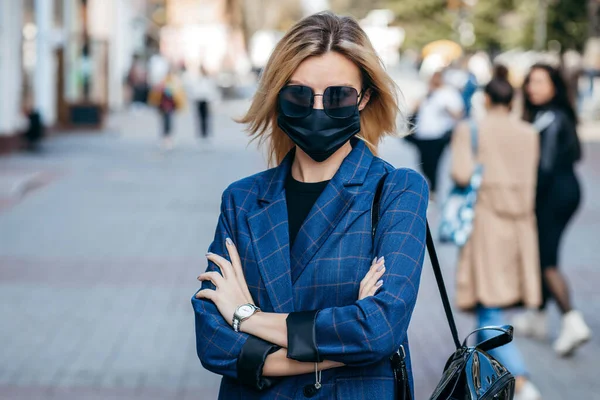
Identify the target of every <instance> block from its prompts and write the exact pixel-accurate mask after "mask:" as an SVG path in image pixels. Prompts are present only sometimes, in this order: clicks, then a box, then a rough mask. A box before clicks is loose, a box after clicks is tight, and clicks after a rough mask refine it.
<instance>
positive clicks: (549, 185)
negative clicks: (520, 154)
mask: <svg viewBox="0 0 600 400" xmlns="http://www.w3.org/2000/svg"><path fill="white" fill-rule="evenodd" d="M524 93H525V101H524V113H523V118H524V119H525V120H527V121H529V122H532V123H533V124H534V126H535V127H536V128H537V130H538V131H539V132H540V146H541V148H540V150H541V152H540V165H539V169H538V187H537V195H536V216H537V223H538V231H539V250H540V264H541V268H542V273H543V275H542V276H543V283H544V304H543V305H542V312H540V313H538V314H530V315H523V316H521V317H519V318H517V319H515V321H514V325H515V329H516V330H517V332H519V331H520V332H521V333H523V334H529V335H531V336H535V337H538V338H542V337H545V336H546V323H545V322H546V321H545V319H546V317H545V313H544V312H543V308H544V306H545V304H546V302H547V300H548V299H549V298H552V299H554V300H555V301H556V303H557V305H558V307H559V309H560V311H561V312H562V314H563V318H562V327H561V332H560V335H559V337H558V339H557V340H556V341H555V342H554V350H555V351H556V352H557V353H558V354H559V355H561V356H567V355H570V354H572V353H573V351H574V350H575V349H576V348H577V347H578V346H580V345H581V344H583V343H585V342H586V341H588V340H589V339H590V337H591V331H590V328H589V327H588V326H587V324H586V323H585V321H584V319H583V316H582V315H581V313H579V312H578V311H576V310H574V309H573V306H572V304H571V299H570V294H569V289H568V285H567V282H566V280H565V277H564V276H563V275H562V274H561V273H560V272H559V270H558V262H559V250H560V241H561V239H562V237H563V233H564V231H565V228H566V227H567V225H568V224H569V222H570V221H571V219H572V217H573V215H574V214H575V212H576V211H577V209H578V208H579V205H580V202H581V188H580V184H579V179H578V178H577V174H576V173H575V164H576V163H577V162H578V161H580V160H581V157H582V154H581V153H582V151H581V143H580V141H579V138H578V136H577V116H576V113H575V109H574V107H573V105H572V104H571V101H570V100H569V96H568V93H567V86H566V84H565V81H564V78H563V77H562V75H561V73H560V71H559V70H557V69H556V68H554V67H551V66H549V65H545V64H536V65H534V66H533V67H532V68H531V71H530V72H529V74H528V76H527V77H526V79H525V85H524Z"/></svg>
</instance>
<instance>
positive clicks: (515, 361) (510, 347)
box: [477, 306, 527, 377]
mask: <svg viewBox="0 0 600 400" xmlns="http://www.w3.org/2000/svg"><path fill="white" fill-rule="evenodd" d="M506 323H507V322H506V319H505V318H504V312H503V311H502V309H501V308H487V307H481V306H479V307H478V308H477V327H478V328H482V327H484V326H502V325H506ZM498 335H500V332H497V331H482V332H479V334H478V340H479V342H480V343H481V342H482V341H484V340H487V339H490V338H492V337H494V336H498ZM489 354H491V355H492V356H493V357H494V358H496V359H497V360H498V361H500V363H502V365H504V366H505V367H506V368H507V369H508V370H509V371H510V372H511V373H512V374H513V375H514V376H515V377H516V376H527V367H526V366H525V360H523V356H522V355H521V352H520V351H519V349H518V348H517V346H516V345H515V344H514V343H513V342H511V343H509V344H505V345H504V346H502V347H498V348H496V349H494V350H491V351H489Z"/></svg>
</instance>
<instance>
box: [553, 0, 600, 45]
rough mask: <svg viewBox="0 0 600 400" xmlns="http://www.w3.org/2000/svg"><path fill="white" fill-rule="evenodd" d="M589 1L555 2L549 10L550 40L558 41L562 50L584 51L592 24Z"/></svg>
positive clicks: (563, 0) (560, 0)
mask: <svg viewBox="0 0 600 400" xmlns="http://www.w3.org/2000/svg"><path fill="white" fill-rule="evenodd" d="M587 2H588V0H558V1H557V0H555V1H553V2H552V3H554V4H552V3H551V5H550V7H549V9H548V40H557V41H558V42H560V44H561V45H562V49H563V50H566V49H576V50H579V51H581V50H583V46H584V44H585V41H586V39H587V35H588V26H589V24H590V21H589V17H588V15H587V4H586V3H587Z"/></svg>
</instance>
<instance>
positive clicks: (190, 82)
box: [184, 66, 219, 139]
mask: <svg viewBox="0 0 600 400" xmlns="http://www.w3.org/2000/svg"><path fill="white" fill-rule="evenodd" d="M184 84H185V87H186V92H187V96H188V99H189V101H190V102H193V103H194V108H195V110H196V113H197V117H198V132H199V136H200V137H201V138H203V139H207V138H208V137H209V135H210V133H211V132H210V129H211V126H210V124H211V119H212V115H211V114H212V112H211V106H212V104H213V103H214V102H215V101H216V100H217V99H218V97H219V93H218V89H217V85H216V83H215V81H214V80H213V79H212V78H211V77H210V76H208V74H207V72H206V70H205V69H204V67H203V66H200V68H199V69H198V72H194V71H187V72H186V73H185V75H184Z"/></svg>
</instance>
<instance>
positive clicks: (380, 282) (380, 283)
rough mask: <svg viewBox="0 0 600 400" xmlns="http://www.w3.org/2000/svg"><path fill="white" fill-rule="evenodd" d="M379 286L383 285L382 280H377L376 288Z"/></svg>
mask: <svg viewBox="0 0 600 400" xmlns="http://www.w3.org/2000/svg"><path fill="white" fill-rule="evenodd" d="M381 285H383V280H382V279H380V280H378V281H377V283H376V284H375V286H376V287H379V286H381Z"/></svg>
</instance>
